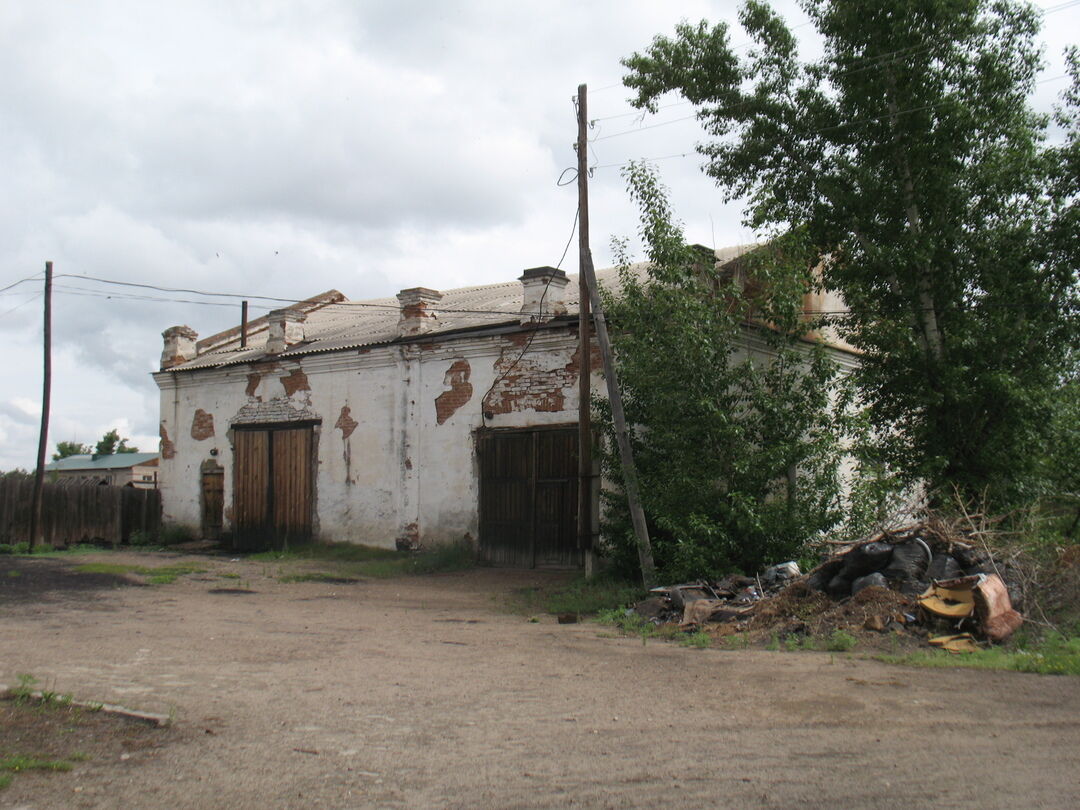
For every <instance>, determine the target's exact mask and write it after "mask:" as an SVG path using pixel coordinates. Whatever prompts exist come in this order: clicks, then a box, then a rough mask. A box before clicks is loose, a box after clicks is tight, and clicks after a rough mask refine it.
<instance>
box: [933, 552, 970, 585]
mask: <svg viewBox="0 0 1080 810" xmlns="http://www.w3.org/2000/svg"><path fill="white" fill-rule="evenodd" d="M963 575H964V570H963V569H962V568H961V567H960V563H958V562H957V561H956V560H955V559H954V558H953V556H952V555H951V554H935V555H934V559H932V560H931V561H930V567H929V568H928V569H927V571H926V576H927V577H928V578H929V579H956V578H957V577H960V576H963Z"/></svg>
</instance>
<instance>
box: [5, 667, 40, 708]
mask: <svg viewBox="0 0 1080 810" xmlns="http://www.w3.org/2000/svg"><path fill="white" fill-rule="evenodd" d="M15 678H16V679H17V680H18V681H19V685H18V686H16V687H14V688H13V689H12V690H11V694H12V696H14V698H15V702H16V703H19V704H22V703H26V701H27V700H29V699H30V696H31V695H32V694H33V692H34V686H35V685H36V684H37V682H38V679H37V678H35V677H34V676H33V675H30V674H29V673H26V672H18V673H16V674H15Z"/></svg>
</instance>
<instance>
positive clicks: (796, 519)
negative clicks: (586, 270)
mask: <svg viewBox="0 0 1080 810" xmlns="http://www.w3.org/2000/svg"><path fill="white" fill-rule="evenodd" d="M628 179H629V185H630V193H631V196H632V197H634V199H635V200H636V201H637V203H638V204H639V206H640V208H641V221H642V226H641V232H642V237H643V241H644V242H645V244H646V245H647V254H648V255H647V258H648V260H649V265H648V271H647V272H648V275H647V278H646V279H645V280H644V281H642V280H640V279H639V277H638V276H637V275H636V274H635V272H634V271H633V269H632V267H631V266H630V263H629V257H628V256H627V255H626V253H625V248H624V247H623V246H618V245H617V250H618V251H619V252H620V253H621V254H622V255H621V259H622V261H621V264H620V282H621V291H620V293H619V295H618V296H617V297H614V296H611V295H605V299H606V300H605V310H606V312H607V313H608V316H609V318H610V320H611V322H612V323H613V325H614V327H615V329H616V339H615V340H616V342H615V349H616V357H617V368H618V374H619V384H620V387H621V389H622V392H623V396H624V400H625V408H626V416H627V421H628V422H629V423H630V424H631V425H633V428H632V442H633V445H634V456H635V461H636V463H637V468H638V474H639V476H640V483H641V497H642V505H643V508H644V510H645V512H646V515H647V518H648V521H649V523H650V535H651V537H652V539H653V552H654V556H655V558H656V563H657V568H658V570H659V571H660V572H661V574H662V575H663V576H665V577H666V578H668V579H684V578H696V577H701V576H708V575H719V574H721V573H724V572H727V571H731V570H733V569H741V570H744V571H754V570H758V569H759V568H760V566H761V565H763V564H765V563H769V562H778V561H781V560H783V559H790V558H791V557H793V556H797V555H798V554H799V552H800V550H801V549H802V548H803V546H804V544H805V543H806V542H807V541H808V540H809V539H810V538H812V537H813V536H815V535H816V534H817V533H818V532H821V531H824V530H827V529H829V528H831V527H832V526H834V525H835V524H836V523H837V522H838V521H839V519H840V511H839V508H838V507H839V498H838V493H839V474H838V470H839V468H840V456H841V445H840V434H841V432H842V430H841V429H842V427H843V425H842V420H841V419H840V418H839V417H838V416H837V415H836V414H837V412H839V410H840V408H839V407H837V408H834V407H833V406H834V404H837V403H836V402H834V400H836V383H837V367H836V365H835V364H834V363H833V362H832V360H831V359H830V356H829V353H828V351H827V350H826V349H825V348H824V347H823V346H821V345H820V344H814V343H811V342H808V341H803V340H800V339H799V334H800V333H803V332H805V330H806V329H807V328H808V327H809V326H811V324H808V323H806V322H804V321H803V320H802V318H801V307H802V296H803V293H804V292H805V290H806V287H807V284H808V283H809V280H810V278H811V275H810V273H811V269H812V267H813V265H814V264H815V257H813V256H812V255H811V254H810V253H808V252H807V249H806V245H805V242H804V238H803V234H801V233H792V234H789V235H788V236H786V237H784V238H780V239H777V240H774V241H773V242H772V243H771V244H769V245H767V246H763V247H762V248H760V249H759V250H757V251H754V252H753V253H751V254H748V255H746V256H744V257H742V258H741V259H740V260H739V266H738V268H737V270H736V271H732V270H731V269H730V268H729V269H724V268H719V267H717V266H716V261H715V257H714V256H713V254H712V251H708V252H707V253H705V252H703V251H702V250H701V249H699V248H695V247H693V246H688V245H686V244H685V242H684V240H683V235H682V233H681V229H680V227H679V225H678V224H677V223H675V222H674V221H673V219H672V215H671V211H670V210H669V207H668V202H667V197H666V193H665V190H664V189H663V187H662V186H661V185H660V184H659V182H658V180H657V177H656V175H655V173H654V172H653V171H652V170H651V169H650V168H647V167H644V166H634V167H632V168H631V169H630V170H629V172H628ZM744 279H753V282H754V283H753V285H751V284H744V283H742V282H743V280H744ZM751 318H753V319H754V320H755V321H756V322H757V325H752V323H751V320H750V319H751ZM766 321H767V322H768V323H769V324H770V325H771V327H770V326H766V325H765V322H766ZM748 346H753V347H754V349H755V351H753V353H751V352H748V351H747V347H748ZM596 409H597V411H598V416H599V421H600V424H602V425H604V426H605V429H606V431H607V433H608V436H609V438H611V430H612V428H611V420H610V411H609V410H608V407H607V403H606V401H605V400H600V401H598V402H596ZM606 446H607V447H608V448H611V450H612V452H611V453H610V454H609V455H608V456H606V457H605V459H604V466H605V474H606V475H607V476H608V477H609V478H610V479H612V480H614V481H616V482H618V481H620V480H621V468H620V465H619V463H618V458H617V455H616V454H615V452H614V442H613V441H608V442H607V443H606ZM606 514H607V516H608V525H607V527H606V531H605V535H606V539H607V540H608V542H609V545H610V546H612V551H613V556H614V558H615V561H616V562H617V563H618V564H619V566H620V567H622V568H624V569H633V568H634V566H636V564H637V557H636V552H635V550H634V545H633V539H632V534H631V531H630V522H629V515H628V513H627V509H626V506H625V501H624V499H623V498H615V497H612V498H610V499H609V500H608V508H607V510H606Z"/></svg>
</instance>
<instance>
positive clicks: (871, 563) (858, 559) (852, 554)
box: [844, 543, 893, 580]
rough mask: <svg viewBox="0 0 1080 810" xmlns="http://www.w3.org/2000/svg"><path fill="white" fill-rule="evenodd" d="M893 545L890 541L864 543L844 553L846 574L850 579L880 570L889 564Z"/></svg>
mask: <svg viewBox="0 0 1080 810" xmlns="http://www.w3.org/2000/svg"><path fill="white" fill-rule="evenodd" d="M892 553H893V547H892V546H891V545H889V544H888V543H864V544H863V545H861V546H856V547H855V548H853V549H852V550H851V551H849V552H848V553H847V554H845V555H844V576H845V577H847V578H848V579H850V580H856V579H858V578H859V577H864V576H866V575H867V574H869V573H871V572H873V571H880V570H881V569H882V568H884V567H885V566H886V565H888V564H889V559H890V558H891V557H892Z"/></svg>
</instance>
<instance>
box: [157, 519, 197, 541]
mask: <svg viewBox="0 0 1080 810" xmlns="http://www.w3.org/2000/svg"><path fill="white" fill-rule="evenodd" d="M158 538H159V542H160V543H161V545H163V546H175V545H177V544H178V543H190V542H191V541H192V540H194V539H195V532H194V531H192V529H191V527H190V526H185V525H184V524H183V523H165V524H163V525H162V527H161V531H160V532H159V533H158Z"/></svg>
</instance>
